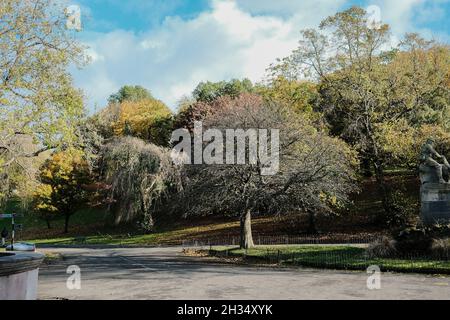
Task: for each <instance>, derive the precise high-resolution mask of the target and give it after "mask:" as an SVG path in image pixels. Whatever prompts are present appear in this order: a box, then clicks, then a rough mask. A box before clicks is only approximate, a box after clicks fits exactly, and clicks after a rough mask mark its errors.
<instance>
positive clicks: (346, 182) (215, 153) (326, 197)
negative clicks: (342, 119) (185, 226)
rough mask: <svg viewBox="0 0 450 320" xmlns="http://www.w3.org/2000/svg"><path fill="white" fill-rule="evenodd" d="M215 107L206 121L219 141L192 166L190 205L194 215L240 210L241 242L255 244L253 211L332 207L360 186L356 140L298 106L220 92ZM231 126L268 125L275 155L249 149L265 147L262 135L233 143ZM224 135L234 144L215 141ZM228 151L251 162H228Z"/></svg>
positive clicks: (222, 139) (311, 211)
mask: <svg viewBox="0 0 450 320" xmlns="http://www.w3.org/2000/svg"><path fill="white" fill-rule="evenodd" d="M215 107H216V112H214V113H212V114H210V115H208V116H206V117H205V119H204V120H203V126H204V127H203V129H204V130H206V129H216V131H215V135H214V137H209V139H210V140H208V139H207V140H208V141H207V142H205V143H206V145H209V143H212V142H213V144H212V145H213V146H214V147H211V146H209V147H207V148H209V149H205V150H208V151H205V152H207V153H208V155H210V156H211V157H212V158H214V159H215V160H214V162H213V163H208V164H204V165H186V166H185V170H187V171H188V176H189V184H188V185H187V186H186V188H185V190H186V191H185V193H186V194H185V199H184V201H185V202H184V204H185V205H186V207H187V209H186V210H187V212H188V214H214V213H216V214H219V213H220V214H231V215H232V214H237V215H238V216H239V219H240V225H241V247H242V248H249V247H252V246H253V238H252V231H251V217H252V215H254V214H257V213H266V214H276V213H278V214H281V213H287V212H292V211H302V212H307V213H308V214H311V215H315V214H316V213H317V212H328V211H331V210H333V207H334V208H335V205H337V204H338V203H341V204H342V203H344V202H345V201H346V200H347V195H348V194H349V192H351V191H352V190H354V184H353V178H354V177H353V169H352V164H354V163H355V161H354V155H353V154H352V151H351V150H350V149H349V147H348V146H347V145H346V144H345V143H344V142H343V141H341V140H339V139H337V138H331V137H329V136H328V135H327V134H326V133H325V132H320V131H317V130H316V129H315V128H313V127H312V126H311V125H309V124H308V121H307V120H305V119H304V118H303V117H302V116H301V115H299V114H296V113H295V112H293V111H292V109H291V108H289V107H286V106H283V105H281V104H274V103H269V102H267V101H264V100H263V99H262V98H261V97H259V96H256V95H249V94H243V95H241V96H239V97H237V98H235V99H232V98H230V97H222V98H219V99H218V100H216V106H215ZM230 129H235V130H243V132H247V134H248V133H249V131H247V130H254V129H256V130H258V129H268V132H267V135H266V136H265V138H266V139H268V140H267V141H268V145H267V148H268V149H269V150H268V154H266V155H268V157H266V156H264V155H263V153H259V152H256V153H255V152H253V153H250V150H252V148H254V147H256V148H264V145H263V144H262V143H261V141H262V140H258V139H256V140H254V139H251V138H250V137H249V136H247V137H246V138H245V137H244V140H243V141H240V143H241V145H240V146H238V143H239V142H238V140H239V139H237V138H236V139H235V138H233V137H231V138H232V139H231V141H233V142H232V143H231V145H229V144H226V139H228V138H229V137H228V136H227V134H229V133H227V130H228V131H229V130H230ZM271 129H275V130H279V131H278V135H279V149H277V148H276V147H275V145H276V139H277V137H276V136H275V133H272V131H271ZM260 139H264V137H261V136H260ZM218 141H219V142H223V145H226V146H227V147H226V148H227V149H228V148H231V151H230V150H226V151H223V150H222V149H221V148H220V144H219V147H216V146H217V143H218ZM242 142H243V143H244V145H242ZM243 146H244V147H245V148H244V149H240V148H242V147H243ZM271 148H273V149H271ZM239 149H240V150H241V151H244V154H241V153H239V152H238V150H239ZM270 149H271V150H272V151H270ZM258 150H259V149H258ZM228 152H231V153H232V154H233V155H234V157H233V158H234V159H238V158H239V157H242V159H245V160H246V161H244V162H243V163H240V164H236V163H235V164H230V163H227V162H225V154H226V153H228ZM239 154H240V156H239ZM250 159H253V161H250ZM276 160H279V167H278V169H277V170H275V171H274V172H273V174H267V172H266V173H265V170H266V169H267V168H269V167H271V165H273V164H275V162H274V161H276ZM236 161H237V160H236Z"/></svg>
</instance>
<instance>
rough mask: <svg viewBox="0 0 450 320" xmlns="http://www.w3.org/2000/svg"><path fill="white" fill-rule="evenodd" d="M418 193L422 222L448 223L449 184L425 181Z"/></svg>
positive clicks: (449, 210)
mask: <svg viewBox="0 0 450 320" xmlns="http://www.w3.org/2000/svg"><path fill="white" fill-rule="evenodd" d="M420 194H421V200H422V206H421V219H422V222H423V223H424V224H435V223H450V184H441V183H425V184H423V185H422V187H421V188H420Z"/></svg>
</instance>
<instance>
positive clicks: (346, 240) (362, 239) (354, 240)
mask: <svg viewBox="0 0 450 320" xmlns="http://www.w3.org/2000/svg"><path fill="white" fill-rule="evenodd" d="M379 238H380V236H379V235H371V236H359V235H357V236H351V235H345V236H342V237H328V236H291V235H286V236H254V237H253V242H254V244H255V245H259V246H261V245H264V246H271V245H302V244H320V245H326V244H354V245H358V244H360V245H364V244H369V243H372V242H374V241H376V240H378V239H379ZM239 241H240V238H239V236H227V237H220V238H208V239H193V240H192V239H191V240H183V241H182V246H183V247H209V246H238V245H239Z"/></svg>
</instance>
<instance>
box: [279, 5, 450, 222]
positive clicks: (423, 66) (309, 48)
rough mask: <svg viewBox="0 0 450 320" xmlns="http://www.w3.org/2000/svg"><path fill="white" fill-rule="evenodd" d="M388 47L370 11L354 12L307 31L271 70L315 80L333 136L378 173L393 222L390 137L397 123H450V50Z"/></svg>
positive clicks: (416, 41)
mask: <svg viewBox="0 0 450 320" xmlns="http://www.w3.org/2000/svg"><path fill="white" fill-rule="evenodd" d="M388 41H389V26H388V25H380V26H377V27H374V26H371V25H370V24H369V23H368V21H367V19H366V12H365V11H364V10H363V9H361V8H359V7H352V8H350V9H348V10H346V11H343V12H339V13H337V14H335V15H334V16H331V17H328V18H327V19H325V20H324V21H322V23H321V24H320V27H319V30H314V29H308V30H304V31H303V32H302V39H301V41H300V46H299V47H298V49H296V50H295V51H294V52H293V53H292V55H291V56H289V57H288V58H285V59H284V60H283V61H281V63H280V64H278V65H276V66H273V68H272V71H273V73H274V74H284V75H285V76H286V77H288V78H293V79H295V78H299V77H301V76H305V75H306V76H308V77H312V78H314V79H317V81H318V83H319V87H318V91H319V95H320V98H319V102H318V105H319V106H320V111H322V112H323V113H324V114H325V116H326V118H327V120H328V123H329V124H330V127H331V133H332V134H333V135H337V136H340V137H342V138H343V139H345V140H346V141H347V142H348V143H350V144H351V145H353V146H354V147H355V148H356V149H357V150H358V151H359V157H360V159H361V164H363V165H364V171H366V172H370V171H371V168H370V167H371V166H372V167H373V170H374V172H375V177H376V180H377V183H378V186H379V189H380V192H381V195H382V203H383V207H384V211H385V213H386V215H387V216H389V215H392V214H393V210H395V208H394V206H393V199H392V192H391V190H390V186H389V185H388V184H387V183H386V179H385V167H386V165H387V163H388V161H389V154H386V153H385V152H384V151H385V150H386V148H385V146H384V145H383V142H384V141H386V139H385V138H386V137H385V136H384V133H386V132H387V131H390V132H394V130H393V129H394V128H395V127H397V128H398V124H399V123H402V124H404V125H406V126H411V127H412V128H414V127H416V128H417V127H419V126H420V123H422V124H423V123H424V121H423V120H424V119H425V118H424V116H425V114H427V116H425V117H428V121H430V120H431V121H432V122H434V121H435V120H432V119H435V118H436V116H438V117H442V118H445V116H442V115H444V114H446V113H447V112H448V105H449V99H448V98H449V91H448V79H449V78H448V74H449V73H448V70H449V69H448V65H449V64H448V59H449V58H448V52H449V51H448V47H447V48H445V46H442V45H436V44H433V43H431V42H426V41H424V40H423V39H420V37H418V36H417V35H406V37H405V39H404V41H402V43H401V45H400V47H399V48H398V49H396V50H390V51H387V52H384V51H383V48H386V47H387V45H388ZM427 56H428V57H427ZM421 119H422V120H421ZM402 121H403V122H402ZM444 121H445V120H444ZM397 132H398V133H400V132H399V131H397Z"/></svg>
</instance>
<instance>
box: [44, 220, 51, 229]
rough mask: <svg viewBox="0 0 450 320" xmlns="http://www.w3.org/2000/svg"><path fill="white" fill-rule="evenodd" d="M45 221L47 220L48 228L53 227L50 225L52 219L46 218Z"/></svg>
mask: <svg viewBox="0 0 450 320" xmlns="http://www.w3.org/2000/svg"><path fill="white" fill-rule="evenodd" d="M45 222H47V228H48V229H51V228H52V226H51V225H50V219H46V220H45Z"/></svg>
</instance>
